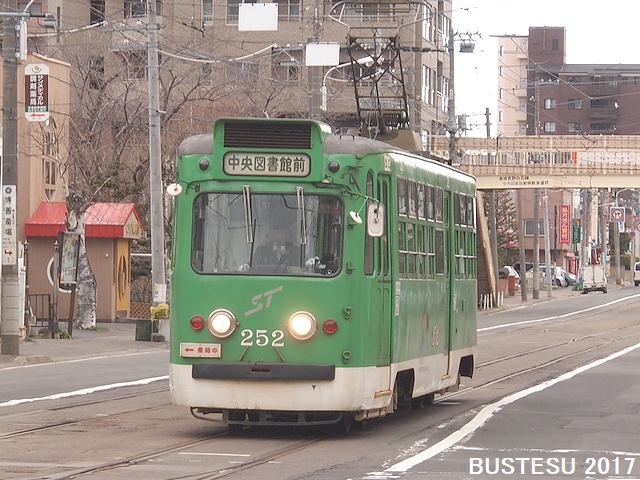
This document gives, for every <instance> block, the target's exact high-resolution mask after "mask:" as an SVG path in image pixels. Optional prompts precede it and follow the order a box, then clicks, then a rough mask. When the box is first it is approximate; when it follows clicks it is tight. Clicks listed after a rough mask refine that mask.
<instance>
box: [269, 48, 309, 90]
mask: <svg viewBox="0 0 640 480" xmlns="http://www.w3.org/2000/svg"><path fill="white" fill-rule="evenodd" d="M302 58H303V55H302V48H274V49H273V57H272V64H271V67H272V73H273V75H272V76H273V78H276V79H278V80H282V81H284V82H298V81H300V74H301V66H302V65H303V62H302Z"/></svg>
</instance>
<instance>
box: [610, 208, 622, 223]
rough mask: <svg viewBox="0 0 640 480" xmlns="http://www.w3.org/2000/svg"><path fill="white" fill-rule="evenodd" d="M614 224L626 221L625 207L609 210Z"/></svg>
mask: <svg viewBox="0 0 640 480" xmlns="http://www.w3.org/2000/svg"><path fill="white" fill-rule="evenodd" d="M609 215H610V216H611V221H612V222H619V221H621V220H624V207H611V209H610V210H609Z"/></svg>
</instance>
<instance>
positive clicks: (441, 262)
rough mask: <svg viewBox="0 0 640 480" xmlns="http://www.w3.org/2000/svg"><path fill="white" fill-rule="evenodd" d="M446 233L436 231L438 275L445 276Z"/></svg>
mask: <svg viewBox="0 0 640 480" xmlns="http://www.w3.org/2000/svg"><path fill="white" fill-rule="evenodd" d="M444 256H445V245H444V231H442V230H436V275H442V274H444V269H445V258H444Z"/></svg>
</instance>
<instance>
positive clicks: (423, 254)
mask: <svg viewBox="0 0 640 480" xmlns="http://www.w3.org/2000/svg"><path fill="white" fill-rule="evenodd" d="M425 228H426V227H425V226H424V225H417V226H416V230H417V232H416V233H417V234H418V235H417V240H418V249H417V250H418V278H426V275H425V270H424V269H425V263H426V260H427V251H426V249H425V243H424V241H425V238H424V231H425Z"/></svg>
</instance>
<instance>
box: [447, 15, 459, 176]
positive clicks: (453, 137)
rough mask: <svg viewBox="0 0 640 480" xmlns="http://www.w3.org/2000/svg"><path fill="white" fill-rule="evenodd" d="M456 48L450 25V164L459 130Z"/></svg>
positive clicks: (448, 125) (448, 107) (454, 154)
mask: <svg viewBox="0 0 640 480" xmlns="http://www.w3.org/2000/svg"><path fill="white" fill-rule="evenodd" d="M454 50H455V45H454V42H453V28H451V27H449V103H448V105H447V109H448V110H449V117H448V121H447V131H448V132H449V165H452V164H453V162H454V160H455V158H456V156H457V154H456V150H457V148H456V133H457V132H458V125H457V123H456V94H455V85H454V82H453V76H454V73H455V72H454V61H453V57H454V55H453V51H454Z"/></svg>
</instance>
